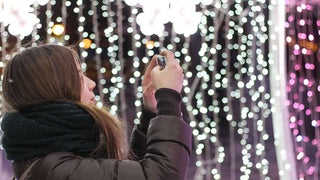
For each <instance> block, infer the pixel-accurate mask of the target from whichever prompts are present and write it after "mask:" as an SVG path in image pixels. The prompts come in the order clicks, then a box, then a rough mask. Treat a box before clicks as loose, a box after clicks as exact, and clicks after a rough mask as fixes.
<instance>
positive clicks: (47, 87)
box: [3, 45, 126, 159]
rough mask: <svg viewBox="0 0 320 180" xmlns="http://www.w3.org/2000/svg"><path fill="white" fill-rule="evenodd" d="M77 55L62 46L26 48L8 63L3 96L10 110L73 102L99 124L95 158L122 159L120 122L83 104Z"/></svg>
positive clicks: (122, 139)
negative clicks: (52, 101)
mask: <svg viewBox="0 0 320 180" xmlns="http://www.w3.org/2000/svg"><path fill="white" fill-rule="evenodd" d="M76 62H79V63H80V59H79V57H78V55H77V53H76V52H75V51H74V50H72V49H71V48H68V47H64V46H60V45H40V46H37V47H31V48H27V49H25V50H23V51H21V52H19V53H18V54H16V55H15V56H14V57H13V59H12V60H10V61H8V63H7V64H6V66H5V69H4V75H3V97H4V100H5V102H6V103H8V104H9V105H10V107H11V108H13V109H15V110H17V111H19V110H22V109H23V108H24V107H26V106H29V105H34V104H38V103H41V102H43V101H48V100H66V101H69V102H74V103H75V104H77V105H78V106H80V107H81V108H82V109H84V110H86V111H87V112H88V113H89V114H90V115H91V116H92V117H93V118H94V120H95V122H96V123H97V125H98V127H99V129H100V134H101V135H102V137H100V142H99V145H98V146H97V148H96V149H95V150H94V152H93V154H94V156H99V155H102V154H104V155H106V156H107V158H115V159H123V158H124V157H125V153H124V152H125V151H124V150H126V145H125V144H126V143H125V140H126V138H125V134H126V133H125V131H123V126H122V124H121V122H120V121H119V120H118V119H116V118H115V117H113V116H111V115H110V114H109V113H108V111H107V110H103V109H99V108H97V107H91V106H88V105H85V104H82V103H81V102H80V97H81V78H80V75H79V72H78V68H77V66H76Z"/></svg>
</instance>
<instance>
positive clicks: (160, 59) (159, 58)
mask: <svg viewBox="0 0 320 180" xmlns="http://www.w3.org/2000/svg"><path fill="white" fill-rule="evenodd" d="M166 61H167V59H166V57H164V56H160V55H158V56H157V65H158V66H161V67H162V68H165V67H166Z"/></svg>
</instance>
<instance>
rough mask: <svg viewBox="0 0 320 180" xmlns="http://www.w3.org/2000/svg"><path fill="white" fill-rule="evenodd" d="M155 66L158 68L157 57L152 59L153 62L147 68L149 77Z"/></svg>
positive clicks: (146, 73)
mask: <svg viewBox="0 0 320 180" xmlns="http://www.w3.org/2000/svg"><path fill="white" fill-rule="evenodd" d="M155 66H157V62H156V56H153V57H152V59H151V61H150V62H149V64H148V66H147V69H146V72H145V75H147V76H149V75H150V72H151V71H152V69H153V68H154V67H155Z"/></svg>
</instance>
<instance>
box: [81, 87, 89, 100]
mask: <svg viewBox="0 0 320 180" xmlns="http://www.w3.org/2000/svg"><path fill="white" fill-rule="evenodd" d="M90 101H91V92H90V91H89V89H88V88H87V87H86V86H83V87H82V90H81V102H82V103H85V104H87V103H90Z"/></svg>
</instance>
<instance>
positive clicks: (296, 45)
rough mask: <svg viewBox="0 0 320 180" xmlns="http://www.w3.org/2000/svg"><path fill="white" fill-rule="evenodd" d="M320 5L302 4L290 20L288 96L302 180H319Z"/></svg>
mask: <svg viewBox="0 0 320 180" xmlns="http://www.w3.org/2000/svg"><path fill="white" fill-rule="evenodd" d="M318 9H319V5H318V4H316V3H314V4H312V2H310V3H307V2H301V3H297V4H295V5H293V6H291V7H290V9H289V10H288V11H287V16H286V32H287V36H286V41H287V45H288V46H287V47H288V48H287V52H288V55H289V56H288V58H289V60H288V84H287V88H286V90H287V93H288V101H287V105H288V108H289V112H290V114H289V118H290V128H291V132H292V138H293V142H294V151H295V156H296V157H295V158H296V160H297V166H298V168H297V173H298V178H299V180H303V179H311V178H314V179H318V178H319V170H318V169H319V167H320V164H319V159H320V153H319V152H320V146H319V139H320V133H319V132H320V131H319V124H320V123H319V122H320V120H319V108H318V107H319V104H320V102H319V98H318V97H317V96H318V95H319V91H320V89H319V88H318V87H319V81H318V80H317V79H319V76H318V74H319V71H318V70H319V65H320V64H319V60H317V58H318V56H319V50H318V45H317V44H318V40H319V37H320V34H319V29H320V28H319V27H320V24H319V22H320V21H319V17H320V16H319V15H320V14H317V15H316V16H314V14H315V13H316V12H317V11H318Z"/></svg>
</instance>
